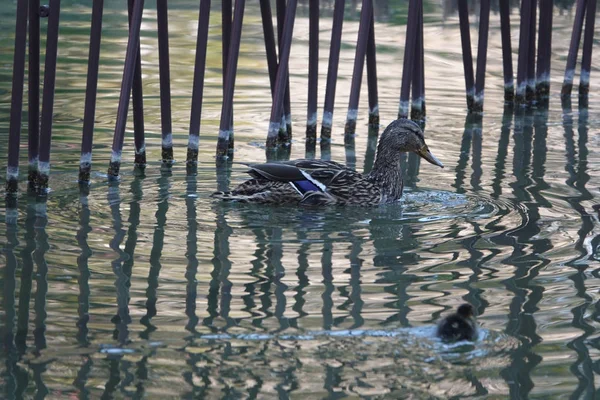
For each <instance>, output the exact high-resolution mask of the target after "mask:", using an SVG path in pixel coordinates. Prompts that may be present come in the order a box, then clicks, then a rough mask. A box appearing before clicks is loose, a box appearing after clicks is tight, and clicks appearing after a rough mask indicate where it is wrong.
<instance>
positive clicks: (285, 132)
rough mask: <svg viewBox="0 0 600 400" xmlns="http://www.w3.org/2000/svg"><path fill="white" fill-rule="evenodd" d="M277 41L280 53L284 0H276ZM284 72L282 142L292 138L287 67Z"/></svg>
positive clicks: (280, 133) (280, 136) (280, 129)
mask: <svg viewBox="0 0 600 400" xmlns="http://www.w3.org/2000/svg"><path fill="white" fill-rule="evenodd" d="M275 4H276V7H277V42H278V49H279V54H281V46H282V42H283V29H284V26H283V25H284V23H285V9H286V7H287V6H286V0H277V1H276V3H275ZM285 74H286V85H285V96H284V97H283V118H284V119H283V121H282V124H281V126H280V127H279V140H280V141H281V142H282V143H287V142H289V141H290V140H291V138H292V112H291V100H290V74H289V68H288V69H286V71H285ZM283 122H285V123H283Z"/></svg>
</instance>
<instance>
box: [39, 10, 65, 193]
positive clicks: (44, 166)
mask: <svg viewBox="0 0 600 400" xmlns="http://www.w3.org/2000/svg"><path fill="white" fill-rule="evenodd" d="M59 17H60V0H50V15H49V16H48V33H47V40H46V62H45V64H44V91H43V94H42V96H43V97H42V123H41V127H40V154H39V160H38V176H37V179H36V184H37V187H38V190H40V191H42V192H43V191H45V190H46V189H47V188H48V178H49V174H50V142H51V140H52V114H53V111H54V86H55V83H56V57H57V53H58V23H59Z"/></svg>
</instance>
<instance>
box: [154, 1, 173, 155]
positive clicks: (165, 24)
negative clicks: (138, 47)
mask: <svg viewBox="0 0 600 400" xmlns="http://www.w3.org/2000/svg"><path fill="white" fill-rule="evenodd" d="M156 20H157V25H158V68H159V73H160V122H161V130H162V135H161V136H162V152H161V153H162V161H163V162H167V163H168V162H172V161H173V127H172V124H171V73H170V69H169V18H168V3H167V0H156Z"/></svg>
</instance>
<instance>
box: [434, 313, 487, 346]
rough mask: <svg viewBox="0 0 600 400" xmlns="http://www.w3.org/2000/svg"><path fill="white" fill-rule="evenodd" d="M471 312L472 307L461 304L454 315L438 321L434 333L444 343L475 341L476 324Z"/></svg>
mask: <svg viewBox="0 0 600 400" xmlns="http://www.w3.org/2000/svg"><path fill="white" fill-rule="evenodd" d="M473 311H474V310H473V306H472V305H470V304H462V305H461V306H460V307H458V309H457V310H456V312H455V313H454V314H450V315H448V316H447V317H446V318H444V319H443V320H441V321H440V323H439V325H438V327H437V332H436V335H437V337H439V338H440V339H442V340H443V341H446V342H457V341H460V340H476V339H477V324H476V323H475V315H474V312H473Z"/></svg>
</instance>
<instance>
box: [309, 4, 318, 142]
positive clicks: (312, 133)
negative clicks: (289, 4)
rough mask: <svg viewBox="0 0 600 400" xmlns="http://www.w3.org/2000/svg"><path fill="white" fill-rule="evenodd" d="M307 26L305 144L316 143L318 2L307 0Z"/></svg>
mask: <svg viewBox="0 0 600 400" xmlns="http://www.w3.org/2000/svg"><path fill="white" fill-rule="evenodd" d="M308 7H309V11H308V13H309V17H308V18H309V22H308V24H309V26H308V32H309V33H308V35H309V36H308V107H307V113H306V114H307V115H306V142H307V143H309V142H310V143H315V142H316V141H317V101H318V96H319V87H318V85H319V0H309V1H308Z"/></svg>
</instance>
